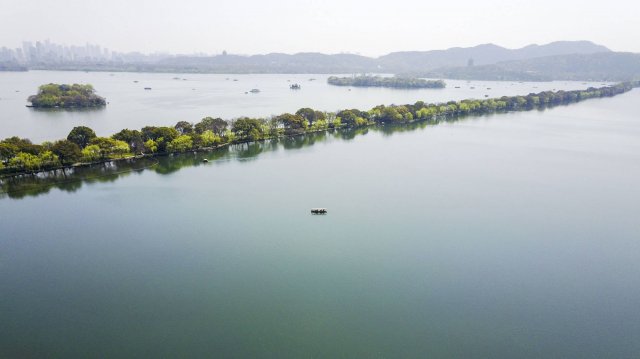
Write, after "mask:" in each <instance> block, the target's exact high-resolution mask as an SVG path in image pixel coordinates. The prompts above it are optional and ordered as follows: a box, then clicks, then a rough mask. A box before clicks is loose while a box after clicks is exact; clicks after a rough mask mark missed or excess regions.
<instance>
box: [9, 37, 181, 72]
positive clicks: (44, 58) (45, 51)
mask: <svg viewBox="0 0 640 359" xmlns="http://www.w3.org/2000/svg"><path fill="white" fill-rule="evenodd" d="M166 57H169V55H166V54H152V55H145V54H141V53H137V52H131V53H119V52H115V51H111V50H109V49H107V48H102V47H100V46H98V45H92V44H86V45H84V46H67V45H60V44H56V43H53V42H50V41H49V40H45V41H36V42H35V43H34V42H31V41H24V42H23V43H22V47H18V48H7V47H4V46H3V47H0V63H2V62H5V63H17V64H20V65H27V66H28V65H46V64H68V63H128V62H136V63H145V62H154V61H157V60H160V59H162V58H166Z"/></svg>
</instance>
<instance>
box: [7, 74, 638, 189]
mask: <svg viewBox="0 0 640 359" xmlns="http://www.w3.org/2000/svg"><path fill="white" fill-rule="evenodd" d="M636 87H640V81H635V82H625V83H620V84H617V85H613V86H606V87H600V88H593V87H591V88H588V89H584V90H575V91H555V92H554V91H544V92H540V93H531V94H529V95H526V96H503V97H500V98H493V99H481V100H480V99H467V100H462V101H450V102H446V103H431V104H429V103H425V102H422V101H418V102H416V103H414V104H407V105H391V106H384V105H380V106H376V107H374V108H372V109H370V110H368V111H362V110H358V109H347V110H342V111H338V112H322V111H316V110H313V109H311V108H301V109H299V110H298V111H297V112H296V113H295V114H291V113H285V114H282V115H279V116H273V117H270V118H248V117H242V118H238V119H234V120H231V121H225V120H223V119H220V118H212V117H206V118H204V119H202V120H201V121H200V122H198V123H196V124H195V125H194V124H192V123H190V122H186V121H180V122H178V123H177V124H176V125H175V126H173V127H164V126H163V127H157V126H147V127H144V128H142V129H140V130H130V129H124V130H122V131H120V132H118V133H116V134H114V135H112V136H111V137H98V136H97V135H96V133H95V132H94V131H93V130H92V129H90V128H88V127H84V126H79V127H75V128H73V129H72V130H71V132H70V133H69V135H68V136H67V138H66V139H62V140H58V141H55V142H44V143H41V144H33V143H32V142H31V141H30V140H28V139H24V138H18V137H11V138H7V139H4V140H2V141H0V175H2V176H3V177H8V176H14V175H22V174H35V173H37V172H40V171H46V170H53V169H60V168H68V167H75V166H86V165H90V164H94V163H101V162H109V161H114V160H118V159H124V158H128V159H131V158H146V157H152V156H157V155H166V154H171V153H181V152H187V151H199V150H211V149H214V148H217V147H221V146H226V145H230V144H237V143H245V142H253V141H261V140H267V139H272V138H277V137H281V136H296V135H301V134H305V133H311V132H319V131H327V130H331V129H341V128H358V127H366V126H376V125H385V124H409V123H414V122H417V121H425V122H434V123H435V122H438V121H441V120H453V119H456V118H460V117H464V116H469V115H485V114H493V113H504V112H510V111H529V110H539V109H545V108H550V107H555V106H560V105H567V104H571V103H575V102H580V101H584V100H587V99H591V98H601V97H612V96H615V95H618V94H622V93H625V92H628V91H630V90H631V89H633V88H636Z"/></svg>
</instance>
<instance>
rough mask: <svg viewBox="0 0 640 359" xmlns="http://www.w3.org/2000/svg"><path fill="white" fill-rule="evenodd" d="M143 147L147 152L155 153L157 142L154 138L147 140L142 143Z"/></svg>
mask: <svg viewBox="0 0 640 359" xmlns="http://www.w3.org/2000/svg"><path fill="white" fill-rule="evenodd" d="M144 148H145V149H146V151H147V152H151V153H156V152H157V151H158V144H157V143H156V141H154V140H147V141H146V142H145V143H144Z"/></svg>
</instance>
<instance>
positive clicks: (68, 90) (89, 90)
mask: <svg viewBox="0 0 640 359" xmlns="http://www.w3.org/2000/svg"><path fill="white" fill-rule="evenodd" d="M28 101H29V102H31V105H32V106H33V107H39V108H52V107H62V108H73V107H101V106H105V105H106V104H107V101H106V100H105V99H104V98H102V97H100V96H98V95H96V94H95V90H94V89H93V86H91V85H89V84H87V85H80V84H73V85H66V84H65V85H59V84H48V85H42V86H40V87H39V88H38V94H37V95H33V96H29V98H28Z"/></svg>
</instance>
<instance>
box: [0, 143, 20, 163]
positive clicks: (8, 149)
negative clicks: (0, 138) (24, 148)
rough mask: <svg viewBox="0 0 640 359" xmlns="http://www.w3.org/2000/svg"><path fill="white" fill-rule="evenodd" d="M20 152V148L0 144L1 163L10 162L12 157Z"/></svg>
mask: <svg viewBox="0 0 640 359" xmlns="http://www.w3.org/2000/svg"><path fill="white" fill-rule="evenodd" d="M18 152H19V149H18V146H16V145H14V144H11V143H5V142H0V162H2V161H8V160H9V159H10V158H11V157H13V156H15V155H17V154H18Z"/></svg>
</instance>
